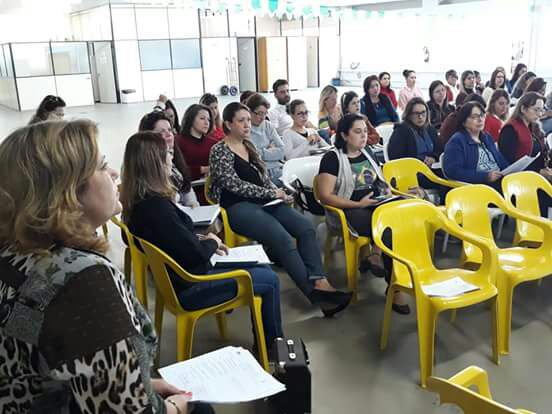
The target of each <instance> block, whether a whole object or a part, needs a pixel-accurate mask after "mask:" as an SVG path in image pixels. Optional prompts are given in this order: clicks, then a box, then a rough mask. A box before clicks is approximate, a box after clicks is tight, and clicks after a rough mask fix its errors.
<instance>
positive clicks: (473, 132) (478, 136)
mask: <svg viewBox="0 0 552 414" xmlns="http://www.w3.org/2000/svg"><path fill="white" fill-rule="evenodd" d="M457 114H458V115H457V127H456V133H455V134H454V135H453V136H452V137H451V138H450V140H449V141H448V142H447V145H446V146H445V152H444V157H443V166H442V167H443V171H444V172H445V175H446V176H447V177H448V178H450V179H452V180H457V181H463V182H466V183H472V184H487V185H490V186H492V187H493V188H495V189H496V190H498V191H501V189H500V179H501V178H502V174H501V173H500V171H501V170H502V169H504V168H506V167H507V166H508V165H509V162H508V160H506V158H504V156H503V155H502V154H501V153H500V152H498V149H497V148H496V145H495V143H494V141H493V139H492V138H491V136H490V135H489V134H487V133H486V132H484V131H483V128H484V126H485V109H484V108H483V105H481V104H480V103H479V102H473V101H470V102H467V103H465V104H464V105H462V107H461V108H460V110H459V111H458V112H457Z"/></svg>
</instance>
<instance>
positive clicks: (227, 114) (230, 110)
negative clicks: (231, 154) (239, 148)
mask: <svg viewBox="0 0 552 414" xmlns="http://www.w3.org/2000/svg"><path fill="white" fill-rule="evenodd" d="M242 110H243V111H247V112H249V108H248V107H247V106H245V105H243V104H241V103H239V102H231V103H229V104H228V105H226V106H225V107H224V110H223V111H222V129H223V130H224V133H225V134H226V135H228V134H229V133H230V129H229V128H228V127H227V126H226V123H227V122H232V121H233V120H234V117H235V116H236V114H237V113H238V112H239V111H242ZM243 145H244V146H245V149H246V150H247V154H248V155H249V161H250V162H251V164H253V165H254V166H255V167H256V168H257V169H258V170H259V172H260V173H261V174H262V175H265V174H266V166H265V164H264V162H263V161H262V160H261V157H260V156H259V153H258V152H257V149H256V148H255V145H253V143H252V142H251V141H250V140H248V139H244V140H243Z"/></svg>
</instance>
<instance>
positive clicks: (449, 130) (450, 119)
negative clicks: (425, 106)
mask: <svg viewBox="0 0 552 414" xmlns="http://www.w3.org/2000/svg"><path fill="white" fill-rule="evenodd" d="M467 102H479V103H480V104H481V105H482V106H483V107H485V101H484V100H483V98H482V97H481V95H479V94H477V93H472V94H469V95H468V96H466V98H465V100H464V103H467ZM461 108H462V106H461V105H460V106H459V107H457V108H456V110H455V111H454V112H452V113H450V114H449V115H448V116H447V117H446V118H445V120H444V121H443V123H442V124H441V128H440V129H439V135H438V137H437V152H439V153H442V152H443V151H444V150H445V145H447V142H448V141H449V139H450V138H451V137H452V135H453V134H454V133H455V132H456V128H457V126H458V113H459V112H460V109H461Z"/></svg>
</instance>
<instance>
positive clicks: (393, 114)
mask: <svg viewBox="0 0 552 414" xmlns="http://www.w3.org/2000/svg"><path fill="white" fill-rule="evenodd" d="M362 87H363V89H364V96H363V97H362V99H361V100H360V112H362V113H363V114H364V115H366V116H367V117H368V120H369V121H370V123H371V124H372V125H373V126H375V127H377V126H379V125H382V124H386V123H394V122H399V115H398V114H397V111H395V108H393V105H392V104H391V101H390V100H389V98H388V97H387V96H385V95H383V94H382V93H381V88H380V83H379V79H378V77H377V76H376V75H371V76H368V77H367V78H366V79H364V82H363V84H362Z"/></svg>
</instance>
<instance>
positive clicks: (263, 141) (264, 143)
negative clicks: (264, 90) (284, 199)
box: [246, 93, 284, 185]
mask: <svg viewBox="0 0 552 414" xmlns="http://www.w3.org/2000/svg"><path fill="white" fill-rule="evenodd" d="M246 105H247V106H248V107H249V111H250V113H251V137H250V139H251V142H252V143H253V145H255V148H256V149H257V152H258V153H259V155H260V156H261V159H262V160H263V161H264V163H265V164H266V172H267V173H268V176H269V177H270V180H271V181H272V182H273V183H274V184H276V185H280V184H281V183H280V177H281V176H282V166H283V164H282V163H283V161H284V143H283V142H282V138H280V136H279V135H278V132H276V128H274V126H273V125H272V124H271V123H270V121H268V120H267V119H266V115H267V113H268V109H269V108H270V104H269V103H268V101H267V100H266V99H265V98H264V97H263V96H262V95H260V94H258V93H255V94H253V95H251V96H250V97H249V98H248V99H247V100H246Z"/></svg>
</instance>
